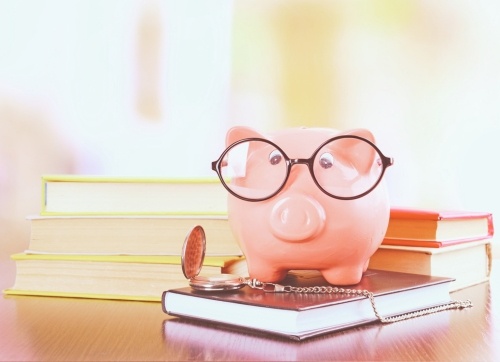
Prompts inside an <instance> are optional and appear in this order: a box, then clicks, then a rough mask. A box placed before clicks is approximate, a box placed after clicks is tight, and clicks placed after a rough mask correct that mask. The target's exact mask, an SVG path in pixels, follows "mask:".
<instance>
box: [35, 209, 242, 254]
mask: <svg viewBox="0 0 500 362" xmlns="http://www.w3.org/2000/svg"><path fill="white" fill-rule="evenodd" d="M28 219H29V221H30V223H31V236H30V242H29V249H30V250H31V251H36V252H43V253H52V254H56V253H58V254H75V253H78V254H143V255H180V253H181V250H182V245H183V243H184V239H185V237H186V235H187V233H188V232H189V230H191V229H192V228H193V227H194V226H196V225H201V226H202V227H203V229H204V230H205V234H206V238H207V250H206V255H231V256H234V255H242V251H241V249H240V247H239V245H238V243H237V242H236V239H235V238H234V236H233V233H232V231H231V229H230V227H229V222H228V219H227V216H219V215H191V216H187V215H150V216H147V215H138V216H131V215H123V216H116V215H115V216H108V215H99V216H78V215H75V216H38V215H36V216H31V217H29V218H28Z"/></svg>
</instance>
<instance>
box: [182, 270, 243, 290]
mask: <svg viewBox="0 0 500 362" xmlns="http://www.w3.org/2000/svg"><path fill="white" fill-rule="evenodd" d="M189 285H190V286H191V287H192V288H193V289H196V290H201V291H207V292H208V291H218V290H236V289H240V288H242V287H244V286H245V285H246V282H245V279H243V278H241V277H239V276H237V275H232V274H219V275H211V276H201V275H198V276H196V277H194V278H191V280H190V282H189Z"/></svg>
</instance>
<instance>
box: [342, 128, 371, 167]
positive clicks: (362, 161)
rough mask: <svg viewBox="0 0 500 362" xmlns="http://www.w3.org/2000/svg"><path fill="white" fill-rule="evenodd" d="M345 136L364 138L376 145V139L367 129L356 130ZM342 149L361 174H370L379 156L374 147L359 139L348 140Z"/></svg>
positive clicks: (348, 132)
mask: <svg viewBox="0 0 500 362" xmlns="http://www.w3.org/2000/svg"><path fill="white" fill-rule="evenodd" d="M344 134H346V135H354V136H358V137H362V138H364V139H366V140H368V141H370V142H372V143H375V137H373V134H372V133H371V132H370V131H368V130H367V129H361V128H360V129H354V130H351V131H347V132H345V133H344ZM342 148H343V150H342V153H343V154H344V156H345V158H346V159H348V160H349V161H350V162H351V163H352V164H353V165H354V167H356V169H357V170H358V171H359V172H360V173H368V172H370V170H371V169H372V167H373V165H374V163H375V162H376V158H378V154H377V152H376V151H375V149H374V148H373V147H371V146H370V145H369V144H368V143H366V142H363V141H359V140H357V139H350V140H349V139H347V140H346V142H344V143H343V147H342Z"/></svg>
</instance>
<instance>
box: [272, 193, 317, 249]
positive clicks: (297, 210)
mask: <svg viewBox="0 0 500 362" xmlns="http://www.w3.org/2000/svg"><path fill="white" fill-rule="evenodd" d="M324 223H325V211H324V209H323V207H322V206H321V205H320V204H319V203H318V202H317V201H316V200H314V199H312V198H310V197H307V196H303V195H296V196H289V197H285V198H283V199H281V200H279V201H278V202H277V203H276V204H275V205H274V206H273V208H272V211H271V218H270V226H271V230H272V232H273V234H274V235H275V236H276V237H278V238H280V239H282V240H285V241H304V240H308V239H310V238H312V237H314V236H315V235H317V234H318V233H319V232H320V231H321V230H322V229H323V226H324Z"/></svg>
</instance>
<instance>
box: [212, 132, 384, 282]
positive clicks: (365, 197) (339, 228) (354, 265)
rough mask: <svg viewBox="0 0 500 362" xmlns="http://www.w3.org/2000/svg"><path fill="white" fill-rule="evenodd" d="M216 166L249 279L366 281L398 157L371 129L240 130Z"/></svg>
mask: <svg viewBox="0 0 500 362" xmlns="http://www.w3.org/2000/svg"><path fill="white" fill-rule="evenodd" d="M226 146H227V148H226V150H225V151H224V152H223V153H222V155H221V156H220V158H219V159H218V160H217V161H214V162H213V163H212V168H213V169H214V170H215V171H216V172H217V173H218V175H219V178H220V180H221V182H222V184H223V185H224V187H225V188H226V189H227V190H228V191H229V198H228V217H229V222H230V225H231V228H232V231H233V233H234V235H235V237H236V238H237V240H238V243H239V244H240V246H241V248H242V250H243V253H244V254H245V256H246V258H247V263H248V271H249V274H250V277H251V278H256V279H258V280H260V281H261V282H278V281H280V280H282V279H283V278H284V277H285V276H286V273H287V272H288V271H289V270H292V269H315V270H319V271H320V272H321V273H322V275H323V276H324V278H325V279H326V280H327V281H328V282H329V283H331V284H335V285H350V284H356V283H358V282H359V281H360V280H361V277H362V274H363V272H364V271H365V270H366V269H367V267H368V262H369V259H370V257H371V255H372V254H373V253H374V252H375V251H376V250H377V248H378V247H379V245H380V243H381V242H382V239H383V238H384V235H385V232H386V229H387V225H388V222H389V211H390V206H389V200H388V195H387V191H386V187H385V184H384V183H383V182H382V177H383V175H384V172H385V170H386V168H387V167H389V166H390V165H392V162H393V161H392V159H391V158H389V157H386V156H384V155H383V154H382V152H381V151H380V150H379V149H378V148H377V146H376V145H375V144H374V137H373V135H372V134H371V132H370V131H368V130H364V129H357V130H351V131H347V132H339V131H337V130H334V129H325V128H291V129H284V130H281V131H278V132H275V133H272V134H269V135H267V136H265V135H263V134H261V133H259V132H257V131H255V130H253V129H251V128H247V127H234V128H232V129H230V130H229V131H228V133H227V137H226Z"/></svg>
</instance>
